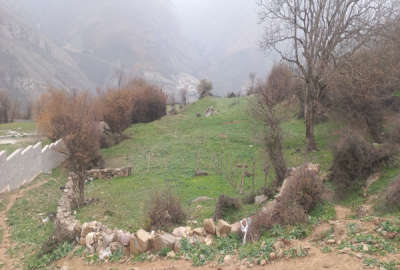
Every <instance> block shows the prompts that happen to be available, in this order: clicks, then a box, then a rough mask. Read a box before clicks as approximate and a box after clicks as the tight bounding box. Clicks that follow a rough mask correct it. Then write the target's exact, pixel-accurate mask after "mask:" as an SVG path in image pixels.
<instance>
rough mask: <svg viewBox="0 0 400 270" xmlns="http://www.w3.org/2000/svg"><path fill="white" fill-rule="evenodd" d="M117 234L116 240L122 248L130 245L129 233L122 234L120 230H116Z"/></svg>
mask: <svg viewBox="0 0 400 270" xmlns="http://www.w3.org/2000/svg"><path fill="white" fill-rule="evenodd" d="M116 234H117V239H118V241H119V242H120V243H121V244H122V245H124V246H128V245H129V244H130V240H131V234H130V233H129V232H124V231H122V230H118V231H117V232H116Z"/></svg>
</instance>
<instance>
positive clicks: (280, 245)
mask: <svg viewBox="0 0 400 270" xmlns="http://www.w3.org/2000/svg"><path fill="white" fill-rule="evenodd" d="M284 247H285V243H283V241H281V240H278V241H276V242H275V243H273V244H272V248H273V249H274V250H280V249H282V248H284Z"/></svg>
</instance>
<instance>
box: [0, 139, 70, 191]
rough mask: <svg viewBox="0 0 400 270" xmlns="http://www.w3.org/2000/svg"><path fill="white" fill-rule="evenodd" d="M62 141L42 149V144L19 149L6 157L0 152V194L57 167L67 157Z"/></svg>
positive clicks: (3, 152)
mask: <svg viewBox="0 0 400 270" xmlns="http://www.w3.org/2000/svg"><path fill="white" fill-rule="evenodd" d="M63 146H64V145H63V142H62V140H59V141H57V142H55V143H52V144H49V145H46V146H45V147H42V143H40V142H39V143H37V144H35V145H29V146H28V147H26V148H25V149H23V148H20V149H17V150H15V151H14V153H12V154H11V155H9V156H7V154H6V152H5V151H2V152H0V192H4V191H9V190H13V189H16V188H18V187H20V186H21V185H23V184H26V183H29V182H31V181H32V180H33V179H34V178H35V177H37V176H38V175H39V174H41V173H49V172H51V170H52V169H54V168H56V167H58V166H59V165H60V164H61V163H62V162H63V161H64V160H65V159H66V158H67V156H66V155H64V154H61V153H60V152H58V151H57V149H62V147H63Z"/></svg>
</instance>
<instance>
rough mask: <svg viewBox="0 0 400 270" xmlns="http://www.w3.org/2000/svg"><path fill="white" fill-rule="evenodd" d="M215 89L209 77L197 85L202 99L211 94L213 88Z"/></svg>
mask: <svg viewBox="0 0 400 270" xmlns="http://www.w3.org/2000/svg"><path fill="white" fill-rule="evenodd" d="M212 89H213V85H212V82H210V81H209V80H207V79H203V80H201V81H200V83H199V85H198V86H197V93H198V94H199V99H202V98H204V97H207V96H211V95H212V94H211V90H212Z"/></svg>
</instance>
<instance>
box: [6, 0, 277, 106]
mask: <svg viewBox="0 0 400 270" xmlns="http://www.w3.org/2000/svg"><path fill="white" fill-rule="evenodd" d="M0 14H1V17H0V44H2V46H1V47H0V60H1V65H0V70H1V72H0V88H4V89H6V90H7V91H9V92H12V95H13V96H18V97H24V98H25V99H27V98H35V97H37V96H38V94H40V93H41V92H43V91H45V90H46V87H47V86H48V85H49V84H51V85H54V86H57V87H63V88H68V89H71V88H76V89H96V88H105V87H110V86H113V85H115V84H116V83H117V81H118V78H123V79H124V80H128V79H131V78H133V77H142V78H145V79H147V80H149V81H151V82H154V83H157V84H158V85H160V86H161V87H163V88H164V89H165V90H166V91H167V92H169V93H172V92H177V91H178V89H179V88H188V89H192V90H193V89H194V87H195V85H196V84H197V83H198V80H200V79H203V78H207V79H209V80H210V81H212V82H213V84H214V94H217V95H226V94H227V93H228V92H231V91H235V92H239V91H240V90H241V89H244V88H245V87H246V85H247V84H248V75H249V73H250V72H255V73H257V75H258V76H260V77H261V76H262V77H265V75H266V73H267V71H268V70H269V68H270V66H271V63H272V60H271V57H270V56H269V55H266V53H265V52H264V51H262V50H261V49H259V46H258V43H259V40H260V38H261V36H262V26H260V25H259V24H258V23H257V20H258V16H257V5H256V3H255V1H248V0H229V1H227V0H218V1H215V0H202V1H200V0H191V1H187V0H146V1H142V0H113V1H105V0H86V1H79V0H69V1H66V0H59V1H52V0H36V1H33V0H1V1H0Z"/></svg>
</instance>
